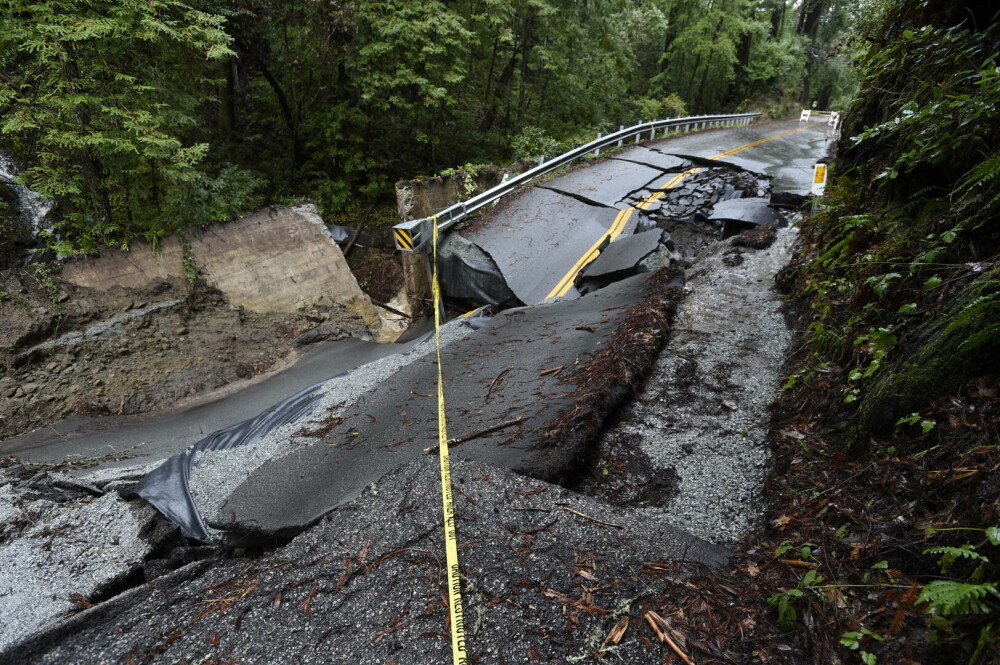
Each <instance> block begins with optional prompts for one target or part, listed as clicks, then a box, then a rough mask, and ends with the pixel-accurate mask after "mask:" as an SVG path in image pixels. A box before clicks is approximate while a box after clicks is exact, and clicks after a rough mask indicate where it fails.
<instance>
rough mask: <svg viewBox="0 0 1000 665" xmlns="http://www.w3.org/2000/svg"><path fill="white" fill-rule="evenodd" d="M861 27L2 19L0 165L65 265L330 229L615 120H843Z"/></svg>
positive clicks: (123, 2) (228, 8)
mask: <svg viewBox="0 0 1000 665" xmlns="http://www.w3.org/2000/svg"><path fill="white" fill-rule="evenodd" d="M863 11H864V5H863V3H862V4H860V5H859V3H853V2H847V1H846V0H805V1H802V0H460V1H457V2H443V1H441V0H365V1H364V2H361V1H358V0H317V1H312V2H301V1H296V0H239V1H237V2H226V3H222V2H217V1H216V0H192V1H191V2H190V3H184V2H180V1H178V0H153V1H145V0H144V1H139V0H106V1H103V2H92V1H89V0H38V1H36V2H32V3H26V2H23V0H3V1H2V2H0V149H2V150H4V151H6V152H7V153H10V154H12V155H13V156H14V158H15V160H16V162H17V163H18V164H19V165H20V166H21V168H22V169H23V171H22V173H21V176H20V177H21V179H22V180H23V182H24V183H25V184H27V185H29V186H30V187H31V188H32V189H34V190H35V191H37V192H39V193H41V194H43V195H45V196H46V197H49V198H52V199H55V200H56V201H57V202H58V206H57V208H56V211H55V212H54V214H53V221H54V222H55V231H56V234H55V235H58V237H60V238H62V242H61V244H60V249H61V250H62V251H63V252H68V251H71V250H72V249H74V248H75V249H89V248H94V247H98V246H102V245H108V244H111V245H120V244H125V243H127V242H128V241H129V239H131V238H134V237H137V236H144V237H147V238H155V237H157V236H159V235H162V234H164V233H167V232H170V231H173V230H176V229H180V228H184V227H186V226H189V225H197V224H205V223H210V222H213V221H216V220H220V219H225V218H227V217H229V216H231V215H233V214H234V213H237V212H239V211H244V210H248V209H251V208H254V207H256V206H260V205H262V204H268V203H276V202H283V201H290V200H301V199H311V200H314V201H316V202H317V203H318V204H319V206H320V208H321V210H323V211H324V212H326V213H327V214H332V213H335V212H337V211H340V210H344V209H349V208H351V207H352V206H355V207H356V206H358V205H359V204H368V203H371V202H374V201H378V200H379V199H384V198H385V197H386V196H387V195H388V194H389V193H390V192H391V183H392V182H393V181H394V180H395V179H398V178H401V177H410V176H415V175H419V174H425V175H429V174H432V173H434V172H437V171H440V170H442V169H445V168H448V167H454V166H457V165H461V164H464V163H486V162H504V161H509V160H511V159H515V158H522V157H531V156H537V155H540V154H552V153H554V152H556V151H558V150H559V149H560V148H562V147H565V146H568V145H570V144H576V143H579V142H582V141H584V140H590V139H592V138H593V136H594V133H595V132H599V131H606V130H608V129H610V128H617V126H618V125H619V124H622V123H626V124H632V123H634V122H638V121H641V120H649V119H653V118H665V117H677V116H681V115H686V114H702V113H714V112H728V111H737V110H746V109H754V110H762V111H765V112H767V113H768V114H769V115H772V116H782V115H786V114H788V113H790V112H795V111H796V110H797V109H798V108H799V106H800V104H807V103H809V101H810V100H813V99H816V100H818V102H819V104H820V106H821V107H839V106H842V105H844V104H845V102H846V99H847V98H848V97H849V96H850V94H851V92H852V84H851V80H852V79H851V77H850V75H849V70H848V64H849V60H850V54H851V50H852V48H853V47H852V43H851V41H850V39H849V36H850V33H851V29H852V26H853V25H854V24H855V23H856V22H857V20H858V18H859V16H858V15H859V14H860V13H862V12H863ZM0 205H2V202H0ZM8 216H9V211H8ZM7 226H8V227H9V226H10V225H9V223H8V225H7ZM55 235H53V236H51V237H50V238H49V240H50V242H51V241H53V240H54V237H55Z"/></svg>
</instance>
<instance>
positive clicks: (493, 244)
mask: <svg viewBox="0 0 1000 665" xmlns="http://www.w3.org/2000/svg"><path fill="white" fill-rule="evenodd" d="M618 214H619V211H618V210H617V209H615V208H609V207H606V206H602V205H590V204H587V203H584V202H582V201H580V200H578V199H574V198H571V197H569V196H566V195H565V194H559V193H557V192H553V191H551V190H547V189H540V188H538V187H534V188H532V189H529V190H528V191H526V192H525V193H524V194H522V195H520V196H518V197H517V198H514V199H511V200H508V201H503V202H502V203H501V204H500V205H499V206H498V207H497V208H496V209H495V210H493V211H492V212H490V213H488V215H487V216H486V217H484V218H482V219H480V220H476V221H474V222H473V223H472V224H471V225H469V226H467V227H466V228H463V229H461V231H460V233H461V235H462V236H463V237H464V238H466V239H468V240H471V241H472V242H474V243H475V244H477V245H479V246H480V247H481V248H483V250H485V251H486V253H487V254H489V255H490V256H491V257H492V258H493V260H494V261H495V262H496V264H497V266H498V267H499V268H500V271H501V272H502V273H503V276H504V278H505V279H506V280H507V285H508V286H510V289H511V291H513V292H514V294H515V295H516V296H517V297H518V299H519V300H520V301H521V302H523V303H525V304H528V305H533V304H535V303H540V302H542V301H543V300H545V298H546V297H547V296H548V294H549V293H550V292H551V291H552V289H553V288H554V287H555V286H556V285H557V284H558V283H559V281H560V280H561V279H562V278H563V276H564V275H565V274H566V271H567V270H568V268H569V267H570V266H572V265H574V264H575V263H576V262H577V261H578V260H579V259H580V257H581V256H583V254H585V253H586V252H587V250H589V249H590V247H591V246H592V245H593V244H594V241H595V240H597V239H599V238H600V237H601V236H602V235H605V234H607V232H608V230H609V229H610V228H611V226H612V224H614V221H615V218H616V217H617V216H618ZM626 232H628V231H627V229H626ZM568 295H569V296H574V295H575V291H572V290H571V292H570V294H568Z"/></svg>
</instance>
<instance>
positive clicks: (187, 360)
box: [0, 268, 368, 440]
mask: <svg viewBox="0 0 1000 665" xmlns="http://www.w3.org/2000/svg"><path fill="white" fill-rule="evenodd" d="M317 326H323V328H324V331H325V333H324V335H323V338H324V339H338V338H342V337H347V336H354V337H365V336H366V335H367V334H368V333H367V328H366V326H365V325H364V323H363V322H362V321H361V320H360V319H359V318H358V317H357V316H355V315H353V314H350V313H348V312H347V311H346V310H344V309H343V308H342V307H341V306H339V305H336V304H335V303H333V302H332V301H323V300H322V299H321V301H320V303H319V304H317V306H316V307H315V308H310V309H309V310H307V311H299V312H297V313H293V314H260V313H254V312H249V311H246V310H243V309H241V308H237V307H233V306H231V305H230V304H229V303H228V302H227V301H226V300H225V298H224V297H223V296H222V294H220V293H219V292H218V291H216V290H214V289H212V288H210V287H208V286H206V285H205V284H203V283H196V284H194V285H192V284H189V283H188V282H186V281H185V280H181V279H175V280H168V281H162V282H160V283H158V284H155V285H154V286H151V287H149V288H143V289H125V288H115V289H112V290H111V291H108V292H100V291H96V290H94V289H88V288H82V287H75V286H73V285H70V284H68V283H65V282H62V281H61V280H60V279H59V277H58V275H53V274H50V273H48V272H47V271H46V270H43V269H28V268H16V269H9V270H4V271H2V272H0V372H2V375H0V413H2V414H3V415H4V417H3V419H2V420H0V440H5V439H9V438H11V437H14V436H17V435H19V434H22V433H25V432H29V431H32V430H34V429H37V428H39V427H43V426H45V425H46V424H48V423H52V422H54V421H57V420H60V419H63V418H66V417H69V416H74V415H83V414H95V415H109V414H115V415H130V414H139V413H145V412H150V411H156V410H160V409H164V408H167V407H173V406H179V405H182V404H184V403H189V402H193V401H195V400H196V399H201V398H203V397H205V396H206V395H208V394H210V393H211V392H212V391H215V390H217V389H219V388H221V387H223V386H227V385H229V384H233V383H234V382H239V381H243V380H251V379H253V378H254V377H256V376H258V375H261V374H263V373H266V372H267V371H268V370H270V369H272V368H276V367H278V366H283V365H284V362H283V361H285V360H287V359H288V358H289V356H290V355H291V354H293V353H295V351H294V350H293V349H295V346H296V345H295V342H296V340H297V339H299V338H300V336H302V335H303V334H305V333H308V332H309V331H311V330H313V329H315V328H316V327H317Z"/></svg>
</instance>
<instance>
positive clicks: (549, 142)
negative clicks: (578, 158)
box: [510, 125, 563, 160]
mask: <svg viewBox="0 0 1000 665" xmlns="http://www.w3.org/2000/svg"><path fill="white" fill-rule="evenodd" d="M510 145H511V148H513V150H514V155H515V157H516V158H517V159H529V160H530V159H537V158H539V157H546V156H548V157H554V156H556V155H558V154H560V153H562V152H563V147H562V144H560V143H559V142H558V141H556V140H555V139H554V138H552V137H551V136H549V135H548V134H547V133H546V132H545V130H544V129H541V128H539V127H532V126H530V125H529V126H527V127H525V128H524V129H522V130H521V132H520V133H519V134H517V135H516V136H515V137H514V138H512V139H511V142H510Z"/></svg>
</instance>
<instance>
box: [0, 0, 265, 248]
mask: <svg viewBox="0 0 1000 665" xmlns="http://www.w3.org/2000/svg"><path fill="white" fill-rule="evenodd" d="M0 27H2V29H0V64H2V66H0V71H2V72H3V73H2V74H0V108H2V109H3V122H2V124H0V136H2V137H3V138H4V139H5V140H6V141H8V142H10V143H11V144H13V145H14V147H15V148H16V150H17V152H19V153H20V154H22V155H25V156H27V161H28V163H29V167H30V168H28V169H27V170H25V172H24V177H25V178H26V180H27V181H28V182H29V184H30V185H31V186H32V187H33V188H34V189H36V190H37V191H39V192H40V193H42V194H44V195H46V196H49V197H54V198H58V199H60V200H61V201H62V202H63V204H64V208H65V210H64V214H63V225H64V226H66V225H69V226H71V227H75V228H76V230H77V231H78V232H79V235H80V236H82V237H84V238H87V239H88V240H89V242H90V243H91V244H95V243H100V242H102V241H103V240H105V239H110V238H116V239H117V238H122V237H128V236H130V235H136V234H140V233H145V234H149V235H156V234H158V233H161V232H162V231H164V230H167V229H172V228H179V227H182V226H185V225H188V224H191V223H195V222H198V221H209V220H210V219H212V218H217V217H220V216H224V215H225V214H228V212H229V211H230V210H231V205H230V202H232V201H234V200H237V199H239V198H241V196H243V197H245V196H246V194H247V193H248V190H249V188H250V186H251V185H252V182H251V180H250V179H249V178H246V177H244V176H243V175H242V174H240V173H239V172H237V171H236V170H234V169H232V168H230V169H226V170H225V171H224V172H219V173H215V174H211V173H209V172H207V169H206V168H204V166H203V161H204V159H205V157H206V155H207V153H208V151H209V145H208V143H206V142H204V141H202V140H199V139H200V137H201V132H200V127H199V114H198V111H199V107H201V106H202V105H203V104H205V103H206V102H207V101H208V100H210V99H211V81H210V76H211V75H212V73H213V70H214V68H215V65H214V64H213V63H214V62H215V61H218V60H220V59H224V58H228V57H229V56H230V54H231V52H230V50H229V44H230V39H229V37H228V36H227V35H226V33H225V30H224V21H223V19H222V18H221V17H219V16H217V15H212V14H209V13H206V12H202V11H198V10H196V9H194V8H192V7H190V6H188V5H185V4H183V3H182V2H179V1H177V0H156V1H155V2H148V1H143V0H110V1H108V2H103V3H99V4H98V3H92V2H87V1H86V0H39V1H38V2H34V3H32V5H31V6H30V8H28V7H25V6H24V4H23V3H20V2H15V1H13V0H3V1H2V2H0ZM223 190H226V197H225V198H226V199H228V200H224V198H223V197H220V196H219V195H220V194H221V193H222V191H223Z"/></svg>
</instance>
